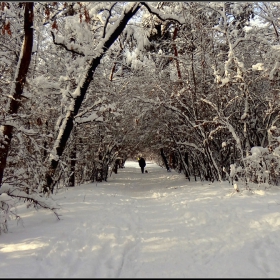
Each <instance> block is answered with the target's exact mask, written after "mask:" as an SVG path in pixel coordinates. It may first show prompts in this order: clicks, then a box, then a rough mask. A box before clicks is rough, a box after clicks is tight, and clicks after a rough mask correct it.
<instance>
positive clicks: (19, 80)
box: [0, 2, 34, 187]
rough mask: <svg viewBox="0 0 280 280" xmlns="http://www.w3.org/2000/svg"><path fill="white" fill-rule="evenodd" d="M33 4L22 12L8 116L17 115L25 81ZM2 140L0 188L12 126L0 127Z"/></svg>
mask: <svg viewBox="0 0 280 280" xmlns="http://www.w3.org/2000/svg"><path fill="white" fill-rule="evenodd" d="M33 6H34V3H33V2H26V3H25V10H24V39H23V43H22V48H21V53H20V58H19V61H18V64H17V69H16V71H15V83H14V84H13V85H12V88H11V94H10V95H11V98H10V100H9V102H8V104H7V111H8V115H13V114H17V112H18V109H19V106H20V103H21V96H22V92H23V87H24V84H25V81H26V75H27V72H28V69H29V65H30V61H31V54H32V46H33V17H34V13H33ZM1 130H2V132H3V139H1V140H0V187H1V185H2V181H3V176H4V170H5V168H6V165H7V158H8V153H9V151H10V146H11V141H12V137H13V126H11V125H3V126H2V127H1Z"/></svg>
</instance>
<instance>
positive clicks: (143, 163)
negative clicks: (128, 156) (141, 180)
mask: <svg viewBox="0 0 280 280" xmlns="http://www.w3.org/2000/svg"><path fill="white" fill-rule="evenodd" d="M138 162H139V166H140V167H141V172H142V173H144V168H145V166H146V161H145V159H144V158H143V157H139V158H138Z"/></svg>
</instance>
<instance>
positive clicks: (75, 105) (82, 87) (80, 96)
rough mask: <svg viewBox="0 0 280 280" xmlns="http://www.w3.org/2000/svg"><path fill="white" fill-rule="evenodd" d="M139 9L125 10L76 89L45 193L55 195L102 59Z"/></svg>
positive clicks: (62, 127) (133, 4) (99, 47)
mask: <svg viewBox="0 0 280 280" xmlns="http://www.w3.org/2000/svg"><path fill="white" fill-rule="evenodd" d="M139 8H140V4H139V3H138V2H135V3H131V4H129V7H128V8H125V11H124V12H123V14H122V16H121V19H120V20H119V22H118V23H117V22H116V23H115V24H114V25H112V26H111V28H112V29H113V31H112V32H108V34H107V35H106V36H105V38H104V39H102V41H101V42H100V44H99V45H98V46H97V48H96V49H97V52H96V53H97V54H96V55H94V57H93V59H92V61H91V63H90V65H89V66H88V69H87V72H86V75H85V77H84V79H83V80H82V81H81V82H80V83H79V85H78V87H77V88H76V90H75V93H74V96H75V98H74V99H73V102H72V104H71V105H70V106H69V108H68V110H67V113H66V116H65V118H64V120H63V122H62V124H61V126H60V129H59V133H58V136H57V139H56V141H55V144H54V148H53V151H55V152H56V156H54V157H51V158H50V165H49V169H48V171H47V173H46V185H45V187H44V192H49V191H50V192H51V193H53V188H54V182H53V175H54V173H55V170H56V168H57V166H58V162H59V158H60V157H61V155H62V153H63V151H64V149H65V146H66V143H67V140H68V138H69V136H70V133H71V131H72V129H73V120H74V118H75V116H76V115H77V113H78V112H79V109H80V107H81V104H82V102H83V100H84V98H85V95H86V92H87V89H88V87H89V85H90V82H91V81H92V79H93V75H94V73H95V71H96V68H97V66H98V65H99V63H100V60H101V58H102V57H103V56H104V54H105V53H106V52H107V50H108V49H109V48H110V47H111V45H112V44H113V43H114V41H115V40H116V39H117V38H118V36H119V35H120V34H121V33H122V31H123V30H124V28H125V27H126V25H127V22H128V21H129V20H130V19H131V18H132V17H133V16H134V15H135V14H136V12H137V11H138V10H139Z"/></svg>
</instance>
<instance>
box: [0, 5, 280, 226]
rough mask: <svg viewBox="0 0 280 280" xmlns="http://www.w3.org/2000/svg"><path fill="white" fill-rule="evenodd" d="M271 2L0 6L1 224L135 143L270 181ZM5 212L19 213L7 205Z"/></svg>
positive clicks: (275, 82)
mask: <svg viewBox="0 0 280 280" xmlns="http://www.w3.org/2000/svg"><path fill="white" fill-rule="evenodd" d="M278 6H279V4H278V3H277V2H153V3H149V2H128V3H125V2H99V3H98V2H20V3H12V2H1V9H0V10H1V18H0V27H1V30H2V36H1V38H0V52H1V53H0V54H1V60H0V61H1V62H0V67H1V71H0V73H1V74H0V75H1V79H0V82H1V89H0V99H1V100H0V103H1V108H0V110H1V112H0V125H1V130H0V144H1V146H0V186H1V188H0V194H1V195H0V209H2V211H1V217H0V225H1V226H0V228H1V229H2V230H5V229H6V227H7V219H8V214H9V213H11V212H10V209H12V208H11V207H12V206H13V203H15V201H16V199H24V200H25V201H28V202H29V203H31V204H32V205H35V206H39V207H46V208H49V209H52V210H53V211H54V213H56V215H57V216H58V214H57V212H56V211H57V209H58V208H59V206H57V205H55V204H54V203H53V200H52V198H51V197H52V195H51V194H53V193H55V191H56V190H58V189H59V188H61V187H65V186H75V185H78V184H81V183H84V182H87V181H103V180H107V178H108V176H110V171H109V170H110V169H109V168H111V170H114V172H117V168H118V167H119V166H122V164H123V162H124V161H125V160H126V159H127V158H129V157H135V156H136V155H137V153H139V152H143V151H145V153H146V154H149V155H151V156H153V157H154V158H156V159H157V160H158V163H159V164H160V165H162V166H165V167H166V168H167V169H169V168H172V169H175V170H177V171H179V172H183V173H184V174H185V176H186V178H188V179H190V178H192V177H193V178H195V180H196V179H197V178H200V179H201V180H211V181H214V180H230V181H233V180H241V181H244V183H245V186H246V187H247V188H249V182H255V183H259V184H260V183H266V184H278V180H279V152H278V150H279V142H278V140H279V138H278V136H279V129H278V122H279V101H278V100H279V98H278V96H279V77H280V75H278V71H279V62H280V61H279V50H280V47H279V26H278V20H277V18H278V16H279V12H278V8H279V7H278ZM15 215H17V214H16V213H15Z"/></svg>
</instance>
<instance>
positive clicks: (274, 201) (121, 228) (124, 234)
mask: <svg viewBox="0 0 280 280" xmlns="http://www.w3.org/2000/svg"><path fill="white" fill-rule="evenodd" d="M147 169H148V170H149V173H147V174H145V173H144V174H142V173H141V172H140V168H139V166H138V165H137V162H132V161H130V162H127V163H126V167H125V168H124V169H120V170H119V173H118V174H112V177H110V178H109V181H108V182H104V183H98V184H95V183H94V184H85V185H82V186H78V187H75V188H70V189H68V191H63V192H61V193H59V194H58V195H57V196H55V198H56V199H57V200H58V201H59V203H60V205H61V206H62V209H61V211H60V213H61V214H62V218H61V220H60V221H57V220H56V218H55V217H54V215H53V214H51V213H49V212H46V211H43V210H40V211H39V212H35V211H34V210H31V209H25V208H24V207H23V206H19V212H20V213H24V214H22V217H23V219H24V220H23V221H24V227H22V226H20V225H18V226H17V225H16V224H15V223H14V222H11V223H10V233H9V234H2V235H1V236H0V277H1V278H12V277H16V278H27V277H29V278H50V277H58V278H73V277H75V278H78V277H80V278H82V277H90V278H101V277H102V278H104V277H106V278H128V277H130V278H146V277H147V278H148V277H152V278H155V277H161V278H162V277H168V278H174V277H180V278H187V277H192V278H201V277H202V278H212V277H218V278H221V277H223V278H230V277H237V278H241V277H242V278H243V277H245V278H249V277H254V278H257V277H259V278H272V277H280V266H279V263H280V242H279V240H280V212H279V210H280V205H279V203H280V190H279V188H278V187H274V188H272V189H270V190H268V191H264V190H258V191H256V192H255V193H254V194H251V193H247V192H243V193H241V194H234V195H232V196H231V193H232V186H231V185H229V184H228V183H223V184H220V183H213V184H212V183H209V182H200V181H197V182H195V181H193V180H192V181H191V182H189V181H188V180H186V179H185V178H184V176H183V175H182V174H177V173H175V172H171V173H168V172H166V170H165V169H163V168H161V167H158V166H157V165H155V164H152V163H148V164H147Z"/></svg>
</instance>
